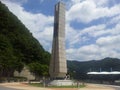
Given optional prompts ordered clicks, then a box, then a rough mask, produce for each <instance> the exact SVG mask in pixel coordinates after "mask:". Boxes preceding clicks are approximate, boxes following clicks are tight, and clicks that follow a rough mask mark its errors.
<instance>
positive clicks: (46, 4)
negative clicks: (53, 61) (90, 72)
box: [0, 0, 120, 61]
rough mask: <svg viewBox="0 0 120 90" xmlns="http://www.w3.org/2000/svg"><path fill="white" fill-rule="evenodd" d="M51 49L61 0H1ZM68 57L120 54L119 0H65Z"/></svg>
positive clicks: (113, 55)
mask: <svg viewBox="0 0 120 90" xmlns="http://www.w3.org/2000/svg"><path fill="white" fill-rule="evenodd" d="M0 1H2V2H3V3H4V4H5V5H6V6H7V7H8V8H9V10H10V11H11V12H13V13H14V14H15V15H16V16H17V17H18V18H19V19H20V20H21V21H22V23H23V24H25V26H26V27H27V28H28V29H29V30H30V32H32V33H33V36H34V37H35V38H37V40H38V41H39V42H40V43H41V44H42V46H43V47H44V48H45V50H47V51H49V52H51V47H52V37H53V22H54V5H55V4H56V3H57V2H58V1H60V0H0ZM62 1H63V2H64V3H65V4H66V30H65V31H66V56H67V59H69V60H79V61H86V60H99V59H103V58H105V57H113V58H120V57H119V56H120V0H62Z"/></svg>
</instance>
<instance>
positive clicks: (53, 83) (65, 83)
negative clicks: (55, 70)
mask: <svg viewBox="0 0 120 90" xmlns="http://www.w3.org/2000/svg"><path fill="white" fill-rule="evenodd" d="M48 85H49V86H72V85H75V82H74V81H72V80H53V81H50V82H49V83H48Z"/></svg>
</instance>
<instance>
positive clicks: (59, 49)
mask: <svg viewBox="0 0 120 90" xmlns="http://www.w3.org/2000/svg"><path fill="white" fill-rule="evenodd" d="M49 73H50V77H51V78H52V79H63V78H64V77H65V76H66V74H67V64H66V53H65V4H64V3H63V2H61V1H60V2H59V3H57V4H56V5H55V16H54V34H53V44H52V56H51V61H50V68H49Z"/></svg>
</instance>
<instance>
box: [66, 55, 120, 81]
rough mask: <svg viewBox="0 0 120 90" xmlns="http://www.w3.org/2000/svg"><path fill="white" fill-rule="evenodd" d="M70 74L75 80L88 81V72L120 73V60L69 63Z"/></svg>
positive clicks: (105, 59) (107, 59) (108, 59)
mask: <svg viewBox="0 0 120 90" xmlns="http://www.w3.org/2000/svg"><path fill="white" fill-rule="evenodd" d="M67 64H68V72H69V73H70V75H71V76H72V77H74V78H75V79H88V78H89V76H88V75H87V72H91V71H93V72H100V71H108V72H110V71H111V70H112V71H120V59H117V58H109V57H108V58H104V59H102V60H91V61H84V62H79V61H67Z"/></svg>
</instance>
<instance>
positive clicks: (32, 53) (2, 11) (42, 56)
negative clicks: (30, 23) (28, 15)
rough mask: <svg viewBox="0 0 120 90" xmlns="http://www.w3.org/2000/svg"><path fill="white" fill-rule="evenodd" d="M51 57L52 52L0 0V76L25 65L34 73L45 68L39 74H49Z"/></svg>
mask: <svg viewBox="0 0 120 90" xmlns="http://www.w3.org/2000/svg"><path fill="white" fill-rule="evenodd" d="M49 59H50V54H49V53H48V52H47V51H45V50H44V48H43V47H42V46H41V45H40V43H39V42H38V41H37V40H36V39H35V38H34V37H33V36H32V33H30V31H29V30H28V29H27V28H26V27H25V25H23V24H22V22H21V21H20V20H19V19H18V18H17V17H16V16H15V15H14V14H12V13H11V12H10V11H9V10H8V8H7V7H6V6H5V5H4V4H2V3H1V2H0V77H1V76H6V77H8V76H13V72H14V71H15V70H17V71H19V72H20V71H21V70H22V68H23V65H27V66H29V68H30V70H31V71H34V73H36V72H38V71H41V69H43V70H44V71H41V72H40V73H36V74H38V75H43V74H48V65H49ZM36 64H37V67H36ZM36 68H37V69H36Z"/></svg>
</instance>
